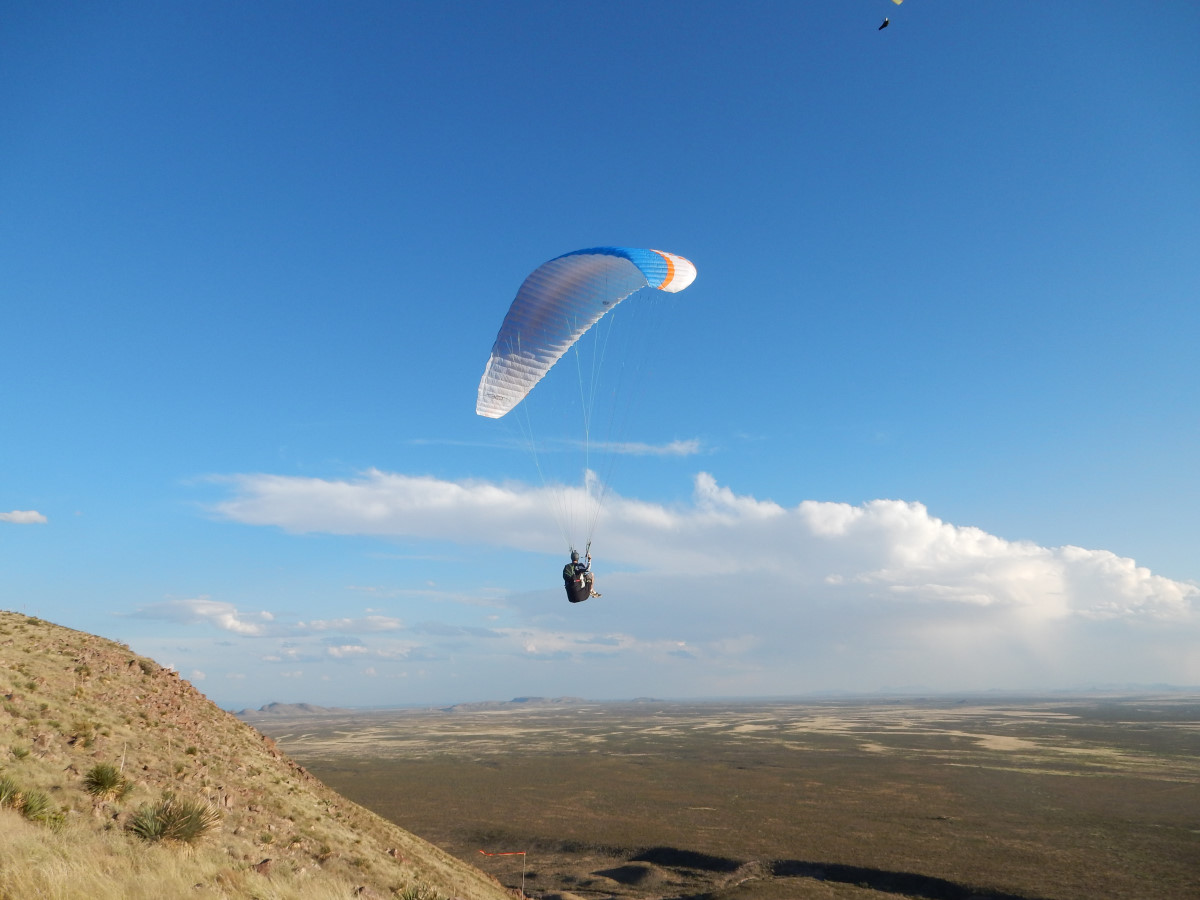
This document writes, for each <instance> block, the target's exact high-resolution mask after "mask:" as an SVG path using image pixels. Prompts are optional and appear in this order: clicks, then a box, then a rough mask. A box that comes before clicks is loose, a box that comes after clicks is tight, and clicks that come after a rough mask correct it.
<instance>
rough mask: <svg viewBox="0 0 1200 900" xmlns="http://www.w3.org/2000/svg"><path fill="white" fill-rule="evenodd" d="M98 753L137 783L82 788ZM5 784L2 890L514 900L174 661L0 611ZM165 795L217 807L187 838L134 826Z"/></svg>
mask: <svg viewBox="0 0 1200 900" xmlns="http://www.w3.org/2000/svg"><path fill="white" fill-rule="evenodd" d="M102 763H107V764H109V765H111V766H113V767H115V768H117V769H118V770H119V772H120V774H121V775H122V776H123V777H124V778H125V779H126V780H127V781H128V783H129V785H130V788H129V790H128V791H127V792H126V793H125V794H124V795H123V796H121V797H119V798H113V797H108V798H101V797H98V796H96V795H95V793H93V792H89V791H88V790H87V788H86V781H87V776H88V774H89V773H90V772H92V771H93V770H94V768H95V767H96V766H97V765H98V764H102ZM4 784H7V785H8V790H9V793H10V794H12V791H13V790H15V791H16V792H17V793H15V794H12V795H11V796H8V797H5V795H4V792H3V790H0V897H3V898H7V897H25V896H45V897H61V898H73V897H87V898H88V900H104V898H107V897H114V898H115V897H121V898H135V897H140V896H147V897H149V896H159V897H164V896H189V897H256V898H281V900H282V898H290V897H297V898H300V897H303V898H323V897H350V896H358V897H368V898H369V897H379V898H387V897H405V898H408V900H434V898H462V900H500V898H508V900H511V895H510V894H508V893H507V892H506V891H505V890H504V888H502V887H501V886H500V885H499V884H498V883H497V882H496V881H495V880H494V879H491V878H490V877H489V876H486V875H484V874H483V873H482V872H480V871H478V870H476V869H474V868H472V867H471V866H469V865H467V864H465V863H463V862H460V861H459V860H457V859H455V858H453V857H451V856H450V855H449V854H446V853H443V852H442V851H440V850H438V849H437V848H436V847H434V846H433V845H431V844H429V843H427V842H425V841H423V840H421V839H420V838H417V837H415V836H414V835H412V834H410V833H408V832H406V831H404V830H402V829H400V828H398V827H396V826H395V825H393V824H391V823H390V822H387V821H386V820H384V819H382V818H380V817H378V816H376V815H375V814H373V813H371V812H368V811H367V810H365V809H363V808H362V807H360V806H357V805H356V804H354V803H351V802H350V801H348V800H346V799H344V798H343V797H341V796H339V795H338V794H336V793H334V792H333V791H332V790H330V789H329V788H327V787H326V786H325V785H323V784H321V783H320V782H319V781H317V780H316V779H314V778H313V777H312V776H310V775H309V774H308V773H307V772H306V771H305V770H304V769H303V768H302V767H300V766H298V765H296V764H295V763H294V762H292V761H291V760H289V759H288V758H287V757H286V756H285V755H284V754H283V753H281V752H280V751H279V750H278V749H277V748H276V746H275V744H274V742H273V741H271V740H270V738H267V737H264V736H263V735H261V734H260V733H259V732H257V731H255V730H254V729H253V728H252V727H250V726H249V725H247V724H245V723H244V722H241V721H240V720H238V719H237V718H236V717H235V716H233V715H232V714H229V713H226V712H224V711H223V710H221V709H219V708H218V707H217V706H216V705H215V704H213V703H212V702H211V701H209V700H208V699H207V698H206V697H205V696H204V695H203V694H201V693H200V692H199V691H197V690H196V689H195V688H194V687H193V686H192V685H191V684H189V683H188V682H187V681H185V680H183V679H181V678H180V677H179V676H178V675H177V673H175V672H173V671H169V670H166V669H163V668H162V667H161V666H159V665H158V664H157V663H155V662H154V661H153V660H151V659H148V658H146V657H142V656H138V655H137V654H135V653H132V652H131V651H130V650H129V649H128V648H127V647H125V646H123V645H121V644H117V643H114V642H112V641H108V640H105V639H103V638H99V637H96V636H94V635H90V634H85V633H83V632H78V631H73V630H70V629H67V628H63V627H61V626H58V625H54V624H51V623H49V622H45V621H42V620H39V619H34V618H28V617H26V616H22V615H19V614H17V613H12V612H4V611H0V787H2V786H3V785H4ZM167 794H170V795H173V796H175V797H176V798H178V799H180V800H187V801H191V802H193V803H204V804H208V805H210V806H211V807H212V808H213V809H215V810H216V811H217V822H216V824H215V826H213V827H212V828H211V829H210V830H209V832H208V833H207V834H206V835H205V836H204V837H203V838H202V839H201V840H200V841H198V842H196V843H195V844H194V845H193V844H179V843H175V844H171V843H170V842H159V843H147V842H146V841H144V840H143V839H141V838H139V837H137V836H136V835H135V834H133V833H132V832H131V831H130V830H129V825H130V821H131V819H132V818H133V817H134V816H135V815H136V814H137V813H138V811H139V810H144V809H145V808H146V807H147V806H150V805H153V804H155V803H157V802H159V801H160V800H161V799H162V798H163V797H164V796H165V795H167ZM39 797H40V800H41V801H42V802H45V801H48V802H45V807H44V808H43V809H41V810H40V812H39V809H38V801H39ZM30 798H32V800H31V799H30ZM4 848H7V849H4ZM268 860H269V861H268ZM155 892H157V893H155Z"/></svg>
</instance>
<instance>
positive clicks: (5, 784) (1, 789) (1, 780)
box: [0, 775, 21, 806]
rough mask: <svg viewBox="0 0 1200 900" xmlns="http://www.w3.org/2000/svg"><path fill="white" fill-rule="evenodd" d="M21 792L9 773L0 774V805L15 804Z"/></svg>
mask: <svg viewBox="0 0 1200 900" xmlns="http://www.w3.org/2000/svg"><path fill="white" fill-rule="evenodd" d="M20 799H21V792H20V790H19V789H18V788H17V783H16V782H15V781H13V778H12V776H11V775H0V806H16V805H17V802H18V801H19V800H20Z"/></svg>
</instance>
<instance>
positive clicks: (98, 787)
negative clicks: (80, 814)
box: [83, 763, 129, 800]
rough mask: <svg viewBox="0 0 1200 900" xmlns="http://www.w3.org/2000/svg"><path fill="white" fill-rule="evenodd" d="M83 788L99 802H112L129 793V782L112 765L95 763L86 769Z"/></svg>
mask: <svg viewBox="0 0 1200 900" xmlns="http://www.w3.org/2000/svg"><path fill="white" fill-rule="evenodd" d="M83 786H84V788H85V789H86V790H87V792H88V793H89V794H92V795H93V796H96V797H99V798H100V799H101V800H113V799H116V798H119V797H124V796H125V795H126V794H127V793H129V782H128V781H126V780H125V776H124V775H122V774H121V773H120V772H119V771H118V770H117V767H116V766H114V765H113V764H112V763H97V764H96V765H94V766H92V767H91V768H90V769H88V773H87V774H86V775H85V776H83Z"/></svg>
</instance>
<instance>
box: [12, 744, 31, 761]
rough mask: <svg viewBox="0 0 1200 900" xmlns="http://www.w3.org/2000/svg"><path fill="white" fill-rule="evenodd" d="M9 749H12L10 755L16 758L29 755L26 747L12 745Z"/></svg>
mask: <svg viewBox="0 0 1200 900" xmlns="http://www.w3.org/2000/svg"><path fill="white" fill-rule="evenodd" d="M9 749H10V750H11V751H12V755H13V756H15V757H16V758H17V759H24V758H25V757H27V756H28V755H29V748H28V747H17V746H15V745H14V746H12V747H10V748H9Z"/></svg>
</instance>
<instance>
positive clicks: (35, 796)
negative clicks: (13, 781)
mask: <svg viewBox="0 0 1200 900" xmlns="http://www.w3.org/2000/svg"><path fill="white" fill-rule="evenodd" d="M54 813H55V808H54V804H53V803H51V802H50V797H49V796H47V795H46V794H45V793H43V792H42V791H25V792H24V793H23V794H21V815H23V816H24V817H25V818H27V819H29V821H31V822H46V821H48V820H50V819H52V818H54Z"/></svg>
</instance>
